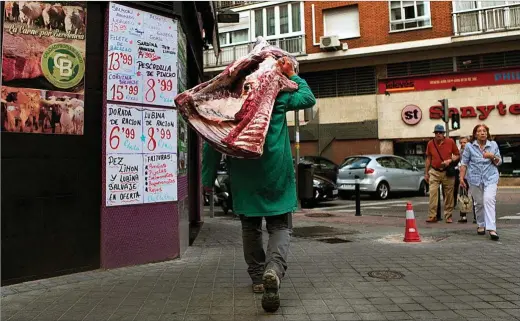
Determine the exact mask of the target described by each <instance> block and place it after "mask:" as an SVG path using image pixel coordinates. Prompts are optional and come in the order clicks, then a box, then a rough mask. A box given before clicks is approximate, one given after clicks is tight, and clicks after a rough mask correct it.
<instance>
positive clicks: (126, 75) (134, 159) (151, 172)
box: [104, 2, 187, 206]
mask: <svg viewBox="0 0 520 321" xmlns="http://www.w3.org/2000/svg"><path fill="white" fill-rule="evenodd" d="M177 26H178V23H177V21H176V20H174V19H171V18H168V17H164V16H159V15H156V14H152V13H149V12H145V11H142V10H137V9H134V8H130V7H127V6H123V5H120V4H117V3H114V2H110V4H109V11H108V36H107V42H108V43H107V48H108V52H107V61H106V66H107V83H106V87H105V91H106V99H107V104H106V114H105V121H106V123H105V125H106V127H105V133H106V135H105V136H106V142H105V147H104V149H105V151H106V153H105V154H106V158H105V175H106V176H105V183H106V185H105V198H106V199H105V205H106V206H122V205H135V204H146V203H161V202H172V201H177V200H178V195H177V188H178V186H177V174H178V170H179V168H178V164H177V163H178V158H177V153H178V151H179V149H178V146H177V145H178V143H179V141H178V138H177V137H178V133H179V129H178V124H179V123H178V119H177V110H175V109H173V107H174V105H173V98H174V97H175V96H176V95H177V90H178V89H179V87H180V89H183V88H184V86H185V85H186V77H185V76H186V73H185V70H186V62H185V57H186V52H185V48H186V41H185V38H184V37H183V38H182V39H181V44H182V52H181V55H182V59H183V60H180V63H181V70H182V77H180V80H181V81H180V83H179V81H178V79H179V78H178V62H179V60H178V56H177V55H178V43H177V41H178V39H179V35H178V28H177ZM128 103H132V104H128ZM181 124H182V123H181ZM183 128H184V127H183ZM185 132H187V130H185V131H180V133H181V134H184V136H183V138H185V137H187V135H186V133H185ZM182 142H183V143H184V141H182ZM185 147H186V145H184V144H183V145H182V146H181V148H180V150H181V151H183V154H187V153H186V152H185V150H184V149H185ZM183 157H184V155H183ZM181 161H182V163H183V164H182V166H185V159H184V158H183V159H182V160H181Z"/></svg>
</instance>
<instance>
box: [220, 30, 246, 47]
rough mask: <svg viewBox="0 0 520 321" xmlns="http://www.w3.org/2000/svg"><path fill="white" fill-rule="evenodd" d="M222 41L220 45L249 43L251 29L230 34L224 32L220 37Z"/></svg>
mask: <svg viewBox="0 0 520 321" xmlns="http://www.w3.org/2000/svg"><path fill="white" fill-rule="evenodd" d="M218 37H219V39H220V45H221V46H222V45H231V44H237V43H244V42H248V39H249V29H241V30H235V31H230V32H223V33H220V34H219V35H218Z"/></svg>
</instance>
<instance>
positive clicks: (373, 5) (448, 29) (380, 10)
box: [305, 1, 453, 54]
mask: <svg viewBox="0 0 520 321" xmlns="http://www.w3.org/2000/svg"><path fill="white" fill-rule="evenodd" d="M313 4H314V7H315V9H314V10H315V18H316V21H315V26H316V35H315V37H316V41H317V42H319V39H320V36H323V13H322V11H323V10H325V9H331V8H338V7H343V6H348V5H357V6H358V11H359V29H360V37H359V38H352V39H343V40H341V42H342V43H343V42H346V43H348V46H349V48H360V47H369V46H376V45H383V44H388V43H398V42H405V41H414V40H424V39H432V38H438V37H448V36H451V35H452V34H453V28H452V18H451V12H452V3H451V1H431V2H430V12H431V19H432V22H431V24H432V27H431V28H426V29H420V30H409V31H401V32H392V33H390V15H389V2H388V1H323V2H322V1H306V2H305V33H306V48H307V53H308V54H311V53H319V52H322V51H321V50H320V47H319V45H318V46H314V45H313V43H312V41H313V34H312V32H313V30H312V5H313ZM374 17H377V19H374Z"/></svg>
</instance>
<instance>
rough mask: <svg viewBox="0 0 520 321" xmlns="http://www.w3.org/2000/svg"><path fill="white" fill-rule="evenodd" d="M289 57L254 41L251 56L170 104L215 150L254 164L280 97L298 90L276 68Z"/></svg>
mask: <svg viewBox="0 0 520 321" xmlns="http://www.w3.org/2000/svg"><path fill="white" fill-rule="evenodd" d="M282 57H288V58H289V59H291V61H292V63H293V65H294V66H295V68H296V70H297V68H298V63H297V61H296V59H295V58H294V57H292V56H291V55H290V54H289V53H288V52H286V51H284V50H282V49H280V48H277V47H275V46H273V45H270V44H269V43H268V42H267V41H265V39H263V38H262V37H258V39H257V42H256V45H255V47H254V48H253V50H252V51H251V52H250V53H249V54H248V55H247V56H245V57H242V58H240V59H238V60H236V61H235V62H233V63H231V64H230V65H228V66H227V67H226V69H225V70H224V71H222V72H221V73H220V74H219V75H217V76H216V77H215V78H213V79H211V80H209V81H207V82H204V83H201V84H199V85H198V86H196V87H194V88H192V89H190V90H187V91H185V92H183V93H181V94H179V95H178V96H177V97H176V98H175V104H176V105H177V108H178V110H179V112H180V114H181V115H182V117H184V119H185V120H186V121H187V122H188V123H189V125H190V126H191V127H192V128H193V129H194V130H195V131H196V132H197V133H198V134H199V135H200V136H202V137H203V139H204V140H206V141H207V142H208V143H209V144H210V145H211V146H213V147H214V148H215V149H216V150H218V151H220V152H222V153H224V154H226V155H230V156H232V157H237V158H258V157H260V156H261V155H262V153H263V146H264V142H265V139H266V135H267V130H268V129H269V122H270V120H271V114H272V111H273V106H274V102H275V100H276V97H277V95H278V93H279V92H280V91H294V90H296V89H298V85H297V84H296V83H295V82H293V81H291V80H289V79H288V78H287V77H286V76H285V75H284V74H283V73H282V72H281V71H280V68H279V67H278V66H277V60H278V59H280V58H282Z"/></svg>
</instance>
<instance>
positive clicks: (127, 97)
mask: <svg viewBox="0 0 520 321" xmlns="http://www.w3.org/2000/svg"><path fill="white" fill-rule="evenodd" d="M177 39H178V34H177V21H175V20H172V19H171V18H167V17H163V16H159V15H155V14H152V13H149V12H145V11H141V10H136V9H133V8H130V7H126V6H123V5H120V4H117V3H114V2H111V3H110V6H109V14H108V46H107V47H108V53H107V62H106V63H107V69H108V70H107V92H106V95H107V96H106V98H107V100H111V101H114V102H129V103H142V104H147V105H157V106H165V107H174V103H173V98H174V97H175V96H176V95H177V49H178V46H177V45H178V44H177Z"/></svg>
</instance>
